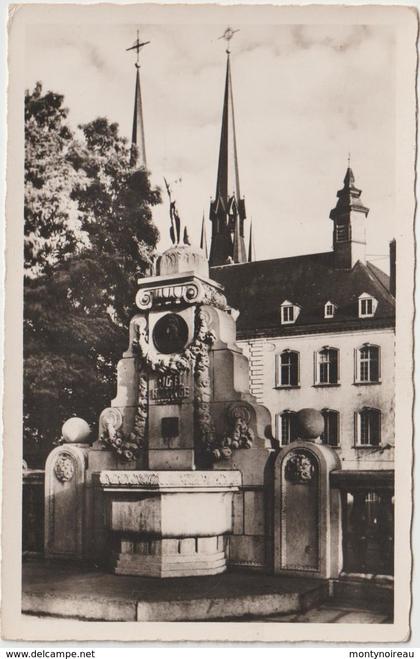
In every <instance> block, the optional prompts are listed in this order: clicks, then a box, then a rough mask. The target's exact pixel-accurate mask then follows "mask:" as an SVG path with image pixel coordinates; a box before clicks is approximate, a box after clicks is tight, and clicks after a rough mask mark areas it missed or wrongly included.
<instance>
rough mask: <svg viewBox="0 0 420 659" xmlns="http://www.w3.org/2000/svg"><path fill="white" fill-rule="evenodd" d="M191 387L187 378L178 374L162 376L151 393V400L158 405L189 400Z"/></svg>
mask: <svg viewBox="0 0 420 659" xmlns="http://www.w3.org/2000/svg"><path fill="white" fill-rule="evenodd" d="M189 395H190V387H189V385H188V384H187V381H186V379H185V377H184V376H183V375H181V374H178V373H170V374H167V375H161V376H160V377H158V378H157V380H156V386H155V387H153V389H152V390H151V391H150V398H151V399H152V400H154V401H156V403H174V402H178V401H181V400H183V399H184V398H188V396H189Z"/></svg>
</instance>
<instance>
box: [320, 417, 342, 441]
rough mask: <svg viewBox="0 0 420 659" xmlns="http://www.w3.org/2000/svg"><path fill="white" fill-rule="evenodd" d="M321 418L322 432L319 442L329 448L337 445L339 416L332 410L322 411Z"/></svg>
mask: <svg viewBox="0 0 420 659" xmlns="http://www.w3.org/2000/svg"><path fill="white" fill-rule="evenodd" d="M322 416H323V417H324V432H323V433H322V435H321V440H322V441H323V443H324V444H328V445H329V446H338V445H339V435H338V433H339V414H338V412H336V411H334V410H323V411H322Z"/></svg>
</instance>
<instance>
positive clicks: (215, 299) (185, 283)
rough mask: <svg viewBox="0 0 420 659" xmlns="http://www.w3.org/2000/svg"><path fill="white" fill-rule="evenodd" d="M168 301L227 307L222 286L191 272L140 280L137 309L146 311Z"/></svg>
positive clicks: (164, 304) (225, 308)
mask: <svg viewBox="0 0 420 659" xmlns="http://www.w3.org/2000/svg"><path fill="white" fill-rule="evenodd" d="M168 302H172V303H175V304H180V303H183V304H210V305H212V306H215V307H218V308H219V309H224V310H227V309H228V305H227V302H226V297H225V296H224V295H223V287H222V286H220V285H219V284H218V283H217V282H214V281H212V280H210V279H204V278H202V277H197V276H196V275H195V274H194V273H191V272H189V273H186V274H182V275H178V274H177V275H166V276H164V277H153V278H148V279H145V280H140V286H139V290H138V291H137V295H136V305H137V306H138V308H139V309H141V310H142V311H146V310H147V309H150V308H151V307H152V306H155V307H159V306H162V305H163V306H166V305H167V304H168Z"/></svg>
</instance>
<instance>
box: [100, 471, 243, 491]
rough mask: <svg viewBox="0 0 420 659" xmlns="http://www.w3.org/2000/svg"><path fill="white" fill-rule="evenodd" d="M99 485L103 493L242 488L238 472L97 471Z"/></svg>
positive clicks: (240, 476)
mask: <svg viewBox="0 0 420 659" xmlns="http://www.w3.org/2000/svg"><path fill="white" fill-rule="evenodd" d="M98 480H99V484H100V486H101V487H103V488H104V489H112V490H114V489H145V490H168V489H176V490H179V489H181V490H184V489H185V490H190V489H193V490H196V489H205V490H208V489H213V488H216V489H222V490H223V489H237V488H238V487H240V485H241V484H242V475H241V472H240V471H233V470H232V471H231V470H223V471H128V470H127V471H125V470H122V471H117V470H115V471H114V470H107V471H101V472H100V473H99V475H98Z"/></svg>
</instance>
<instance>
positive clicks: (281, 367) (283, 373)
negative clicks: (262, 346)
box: [276, 350, 299, 387]
mask: <svg viewBox="0 0 420 659" xmlns="http://www.w3.org/2000/svg"><path fill="white" fill-rule="evenodd" d="M276 360H277V378H276V386H278V387H296V386H297V385H298V382H299V353H297V352H292V351H289V350H285V351H284V352H282V353H281V355H277V356H276Z"/></svg>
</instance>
